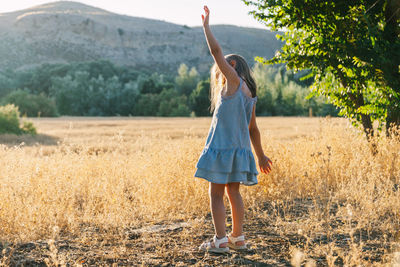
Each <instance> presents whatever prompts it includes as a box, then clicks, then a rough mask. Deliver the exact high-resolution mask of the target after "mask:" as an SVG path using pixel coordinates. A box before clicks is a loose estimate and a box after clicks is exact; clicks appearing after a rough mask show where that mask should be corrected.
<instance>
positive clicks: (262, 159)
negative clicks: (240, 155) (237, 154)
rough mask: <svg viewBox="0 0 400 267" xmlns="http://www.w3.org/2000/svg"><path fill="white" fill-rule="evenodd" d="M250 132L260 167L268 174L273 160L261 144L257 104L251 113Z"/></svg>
mask: <svg viewBox="0 0 400 267" xmlns="http://www.w3.org/2000/svg"><path fill="white" fill-rule="evenodd" d="M249 133H250V140H251V143H252V144H253V147H254V150H255V152H256V155H257V158H258V165H259V167H260V170H261V172H263V173H265V174H268V173H269V172H270V171H271V164H272V161H271V160H270V159H269V158H268V157H267V156H265V155H264V151H263V149H262V146H261V134H260V130H258V127H257V123H256V105H254V106H253V113H252V115H251V120H250V123H249Z"/></svg>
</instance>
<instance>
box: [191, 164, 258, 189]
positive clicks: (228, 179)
mask: <svg viewBox="0 0 400 267" xmlns="http://www.w3.org/2000/svg"><path fill="white" fill-rule="evenodd" d="M194 176H195V177H199V178H203V179H206V180H207V181H209V182H212V183H215V184H228V183H234V182H240V183H242V184H244V185H255V184H257V183H258V181H257V175H256V174H254V173H249V172H231V173H228V172H216V171H210V170H206V169H202V168H198V169H197V170H196V173H195V174H194Z"/></svg>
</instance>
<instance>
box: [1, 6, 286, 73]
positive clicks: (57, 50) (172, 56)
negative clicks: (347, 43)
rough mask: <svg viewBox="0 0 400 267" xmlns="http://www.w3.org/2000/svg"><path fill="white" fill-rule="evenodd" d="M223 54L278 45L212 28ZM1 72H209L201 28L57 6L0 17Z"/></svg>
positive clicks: (265, 52) (249, 53)
mask: <svg viewBox="0 0 400 267" xmlns="http://www.w3.org/2000/svg"><path fill="white" fill-rule="evenodd" d="M212 29H213V31H214V33H215V35H216V37H217V38H218V40H219V41H220V43H221V46H222V48H223V51H224V53H226V54H228V53H239V54H241V55H243V56H244V57H245V58H247V59H248V60H250V61H253V58H254V56H264V57H272V56H273V55H274V53H275V51H276V50H278V49H279V48H280V47H281V43H280V42H279V41H277V40H276V38H275V33H272V32H270V31H268V30H261V29H254V28H243V27H236V26H230V25H216V26H212ZM0 36H1V37H0V58H1V59H2V60H1V61H0V70H1V69H5V68H13V69H14V68H29V67H33V66H35V65H38V64H41V63H45V62H48V63H56V62H62V63H65V62H72V61H88V60H96V59H108V60H110V61H112V62H113V63H116V64H119V65H127V66H133V67H137V68H151V69H156V70H158V71H162V70H165V71H171V70H176V68H177V67H178V66H179V64H180V63H182V62H184V63H186V64H187V65H189V66H196V67H197V68H198V69H199V70H200V71H205V70H207V69H208V68H209V66H210V63H211V60H212V58H211V57H210V56H209V53H208V49H207V44H206V42H205V39H204V36H203V31H202V28H201V27H193V28H190V27H187V26H184V25H177V24H172V23H168V22H165V21H158V20H152V19H145V18H139V17H130V16H124V15H119V14H115V13H111V12H108V11H106V10H103V9H99V8H95V7H92V6H88V5H84V4H81V3H78V2H71V1H60V2H54V3H48V4H44V5H39V6H35V7H32V8H28V9H24V10H21V11H16V12H10V13H3V14H0Z"/></svg>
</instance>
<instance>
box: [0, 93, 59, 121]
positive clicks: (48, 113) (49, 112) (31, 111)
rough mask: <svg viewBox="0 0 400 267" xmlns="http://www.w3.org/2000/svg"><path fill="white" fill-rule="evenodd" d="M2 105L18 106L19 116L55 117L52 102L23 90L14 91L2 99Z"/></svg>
mask: <svg viewBox="0 0 400 267" xmlns="http://www.w3.org/2000/svg"><path fill="white" fill-rule="evenodd" d="M2 104H14V105H16V106H18V109H19V111H20V113H21V114H23V115H26V116H28V117H40V116H42V117H55V116H57V108H56V104H55V103H54V101H52V100H51V99H49V98H48V97H46V96H43V95H33V94H30V93H28V92H27V91H24V90H16V91H13V92H11V93H9V94H8V95H7V96H5V97H4V99H3V101H2Z"/></svg>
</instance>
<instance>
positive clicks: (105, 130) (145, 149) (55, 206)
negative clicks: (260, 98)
mask: <svg viewBox="0 0 400 267" xmlns="http://www.w3.org/2000/svg"><path fill="white" fill-rule="evenodd" d="M210 121H211V118H164V119H160V118H69V117H63V118H56V119H44V118H43V119H34V120H33V122H34V124H35V125H36V126H37V128H38V132H39V135H38V136H36V137H30V136H20V137H16V136H12V135H2V136H0V166H1V167H0V252H1V255H0V266H1V265H4V266H9V265H10V266H21V265H22V266H36V265H39V266H41V265H43V266H46V265H47V266H62V265H68V266H88V265H92V266H94V265H103V266H104V265H106V266H108V265H128V266H136V265H143V266H152V265H161V266H170V265H171V266H187V265H198V266H203V265H207V266H221V265H225V266H232V265H235V266H241V265H246V266H291V265H293V266H308V267H311V266H400V223H399V222H400V190H399V183H400V142H399V141H396V140H393V139H386V138H383V137H380V138H376V139H375V140H374V142H376V145H377V151H378V152H377V153H375V154H373V153H371V147H370V146H369V144H368V143H367V141H366V139H365V137H364V136H363V135H362V133H360V132H359V131H357V130H356V129H354V128H353V127H351V126H350V125H349V124H348V123H347V121H346V120H344V119H338V118H335V119H333V118H332V119H321V118H257V122H258V125H259V128H260V130H261V135H262V144H263V148H264V151H265V153H266V154H267V155H268V156H269V157H270V158H271V159H272V160H273V171H272V172H271V174H269V175H265V174H261V173H260V175H259V176H258V179H259V184H258V185H256V186H252V187H242V189H241V191H242V195H243V198H244V201H245V207H246V215H245V216H246V219H245V223H246V225H245V234H246V238H247V240H248V244H249V245H250V249H249V250H248V251H247V252H241V253H237V252H234V251H233V252H231V253H230V254H227V255H223V256H220V255H213V254H207V253H206V254H205V253H202V252H199V251H198V250H197V248H198V246H199V245H200V244H201V243H202V242H203V241H205V240H206V239H210V238H211V237H212V235H213V227H212V223H211V215H210V212H209V203H208V193H207V189H208V188H207V182H205V181H204V180H201V179H199V178H194V177H193V174H194V172H195V164H196V162H197V159H198V157H199V155H200V153H201V150H202V149H203V146H204V143H205V138H206V135H207V133H208V129H209V126H210ZM226 203H227V205H228V202H226ZM228 207H229V206H228ZM228 210H229V208H228ZM227 225H228V229H229V228H230V218H229V217H228V219H227Z"/></svg>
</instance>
